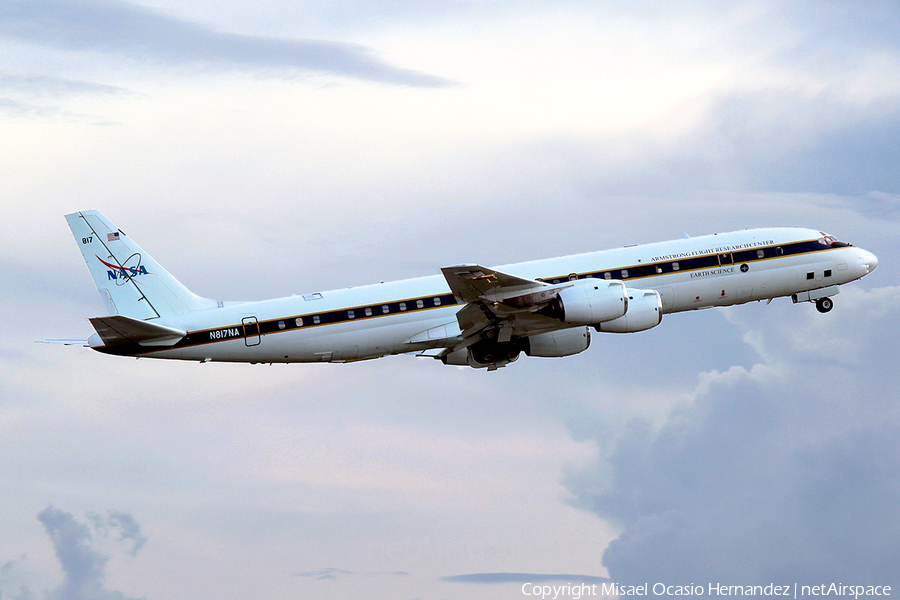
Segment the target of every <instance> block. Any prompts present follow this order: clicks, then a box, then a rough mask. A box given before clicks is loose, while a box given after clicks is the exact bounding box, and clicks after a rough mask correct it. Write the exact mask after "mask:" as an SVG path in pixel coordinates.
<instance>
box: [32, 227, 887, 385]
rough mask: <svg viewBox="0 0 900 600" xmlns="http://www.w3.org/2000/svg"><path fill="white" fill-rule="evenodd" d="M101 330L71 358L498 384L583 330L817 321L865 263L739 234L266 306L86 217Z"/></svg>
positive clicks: (807, 237)
mask: <svg viewBox="0 0 900 600" xmlns="http://www.w3.org/2000/svg"><path fill="white" fill-rule="evenodd" d="M66 220H67V221H68V223H69V227H70V228H71V229H72V233H73V234H74V236H75V240H76V242H77V243H78V246H79V248H80V249H81V253H82V255H83V256H84V260H85V262H87V266H88V269H89V270H90V272H91V275H92V276H93V278H94V282H95V283H96V284H97V288H98V289H99V290H100V296H101V298H102V299H103V302H104V305H105V306H106V315H104V316H99V317H93V318H91V319H90V322H91V325H93V327H94V329H95V330H96V333H95V334H93V335H92V336H91V337H90V338H88V339H84V340H72V339H66V340H47V341H48V342H61V343H67V344H76V343H77V344H82V345H85V346H88V347H90V348H93V349H94V350H97V351H100V352H103V353H106V354H115V355H119V356H136V357H149V358H171V359H180V360H196V361H201V362H209V361H228V362H250V363H276V362H278V363H282V362H283V363H289V362H352V361H357V360H364V359H370V358H379V357H382V356H387V355H390V354H406V353H415V354H418V355H421V356H430V357H433V358H436V359H439V360H441V361H442V362H443V363H444V364H448V365H468V366H471V367H476V368H487V369H488V370H494V369H497V368H498V367H503V366H505V365H507V364H509V363H511V362H513V361H514V360H516V359H517V358H519V356H520V355H521V354H523V353H524V354H525V355H527V356H535V357H561V356H570V355H573V354H577V353H579V352H583V351H584V350H586V349H587V348H588V346H589V345H590V342H591V330H594V331H595V332H603V333H636V332H640V331H645V330H647V329H650V328H652V327H656V326H657V325H659V324H660V323H661V322H662V318H663V315H664V314H669V313H677V312H682V311H687V310H697V309H701V308H709V307H713V306H730V305H732V304H743V303H745V302H750V301H752V300H767V301H771V300H772V299H773V298H778V297H782V296H786V297H790V298H791V299H792V300H793V301H794V302H813V303H815V305H816V308H817V309H818V310H819V311H820V312H823V313H826V312H828V311H830V310H831V309H832V307H833V297H834V296H835V295H837V294H838V292H839V291H840V286H841V285H843V284H845V283H850V282H851V281H855V280H857V279H859V278H861V277H864V276H865V275H867V274H869V273H870V272H872V270H874V269H875V267H877V266H878V259H877V258H876V257H875V255H874V254H872V253H871V252H867V251H866V250H863V249H862V248H858V247H856V246H853V245H851V244H848V243H846V242H842V241H838V240H837V239H836V238H834V237H832V236H830V235H828V234H826V233H823V232H821V231H817V230H814V229H801V228H795V227H779V228H768V229H747V230H744V231H735V232H731V233H720V234H715V235H707V236H702V237H693V238H685V239H679V240H674V241H669V242H659V243H654V244H644V245H637V246H630V247H626V248H618V249H613V250H602V251H599V252H590V253H587V254H577V255H573V256H563V257H559V258H549V259H545V260H537V261H531V262H523V263H517V264H511V265H504V266H500V267H497V268H492V267H485V266H482V265H478V264H464V265H454V266H448V267H444V268H442V269H441V273H440V274H435V275H432V276H430V277H421V278H418V279H406V280H402V281H395V282H389V283H380V284H376V285H368V286H363V287H357V288H352V289H344V290H334V291H314V292H309V293H306V294H301V295H299V296H291V297H288V298H279V299H275V300H265V301H261V302H225V301H221V300H211V299H207V298H202V297H200V296H197V295H195V294H193V293H191V292H190V291H188V289H187V288H185V287H184V286H183V285H182V284H181V283H179V282H178V281H177V280H176V279H175V278H174V277H172V276H171V275H170V274H169V273H168V272H167V271H166V270H165V269H163V268H162V266H160V265H159V264H158V263H157V262H156V261H154V260H153V258H151V257H150V255H149V254H147V253H146V252H144V250H142V249H141V248H140V246H138V245H137V244H136V243H135V242H134V241H133V240H132V239H131V238H129V237H128V236H126V235H125V233H124V232H122V231H121V230H120V229H118V228H117V227H116V226H115V225H113V224H112V223H111V222H110V221H108V220H107V219H106V218H105V217H104V216H103V215H102V214H100V213H99V212H97V211H93V210H88V211H82V212H76V213H73V214H70V215H67V216H66Z"/></svg>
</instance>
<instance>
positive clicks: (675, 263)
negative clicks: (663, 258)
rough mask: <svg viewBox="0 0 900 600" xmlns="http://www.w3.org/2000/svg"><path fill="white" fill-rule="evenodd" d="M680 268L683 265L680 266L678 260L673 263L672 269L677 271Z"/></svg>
mask: <svg viewBox="0 0 900 600" xmlns="http://www.w3.org/2000/svg"><path fill="white" fill-rule="evenodd" d="M680 268H681V267H679V266H678V262H677V261H676V262H673V263H672V270H673V271H677V270H678V269H680Z"/></svg>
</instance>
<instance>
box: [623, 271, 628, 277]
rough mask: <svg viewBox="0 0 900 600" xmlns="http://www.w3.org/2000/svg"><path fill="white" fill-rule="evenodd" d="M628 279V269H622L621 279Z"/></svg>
mask: <svg viewBox="0 0 900 600" xmlns="http://www.w3.org/2000/svg"><path fill="white" fill-rule="evenodd" d="M627 278H628V269H622V279H627Z"/></svg>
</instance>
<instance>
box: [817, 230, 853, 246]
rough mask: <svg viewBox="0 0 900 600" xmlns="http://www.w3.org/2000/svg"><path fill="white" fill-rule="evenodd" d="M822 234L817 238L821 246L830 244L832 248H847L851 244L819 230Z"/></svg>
mask: <svg viewBox="0 0 900 600" xmlns="http://www.w3.org/2000/svg"><path fill="white" fill-rule="evenodd" d="M819 233H821V234H822V237H820V238H819V243H820V244H822V245H823V246H831V247H832V248H847V247H849V246H852V245H853V244H848V243H847V242H842V241H840V240H838V239H837V238H836V237H834V236H831V235H828V234H827V233H824V232H821V231H820V232H819Z"/></svg>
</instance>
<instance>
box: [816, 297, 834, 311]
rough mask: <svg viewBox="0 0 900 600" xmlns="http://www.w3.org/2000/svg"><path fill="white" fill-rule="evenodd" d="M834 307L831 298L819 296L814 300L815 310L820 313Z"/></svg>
mask: <svg viewBox="0 0 900 600" xmlns="http://www.w3.org/2000/svg"><path fill="white" fill-rule="evenodd" d="M832 308H834V300H832V299H831V298H819V299H818V300H816V310H818V311H819V312H820V313H827V312H828V311H830V310H831V309H832Z"/></svg>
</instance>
